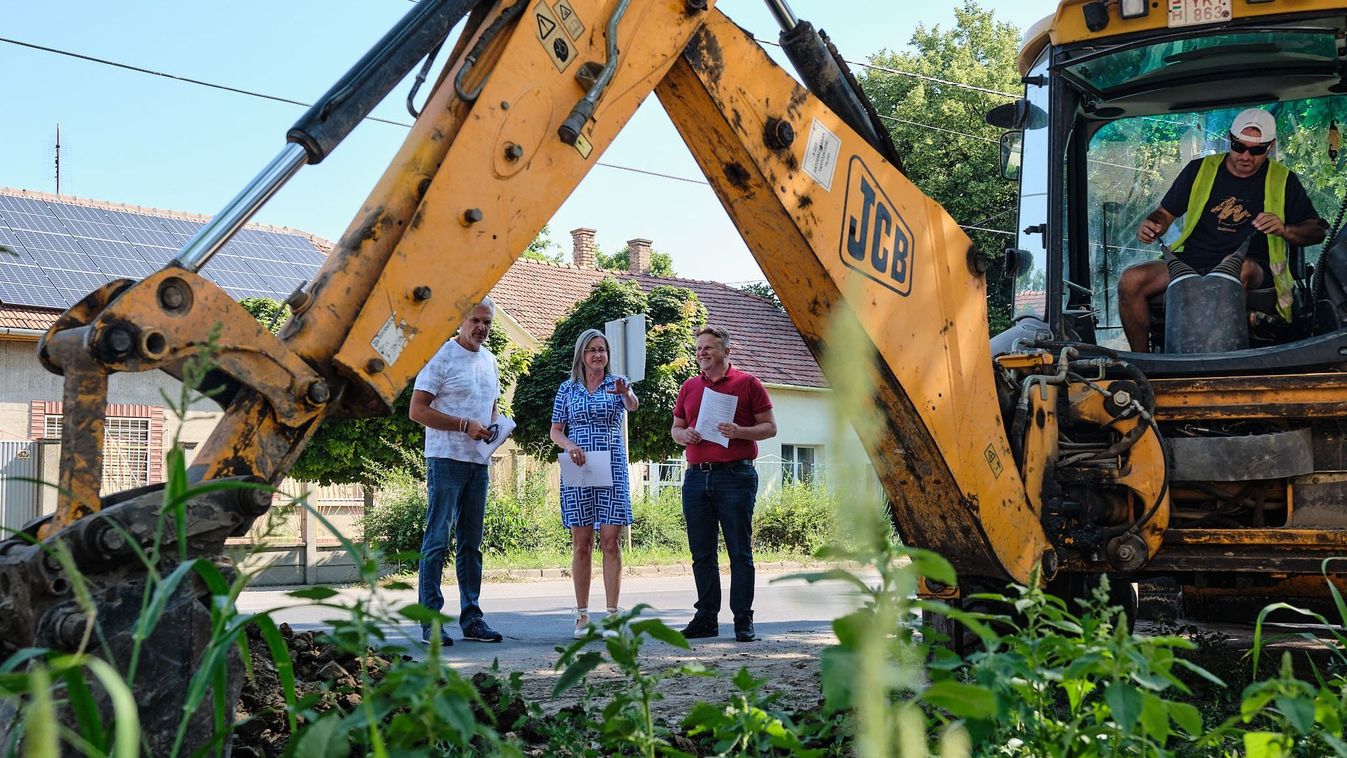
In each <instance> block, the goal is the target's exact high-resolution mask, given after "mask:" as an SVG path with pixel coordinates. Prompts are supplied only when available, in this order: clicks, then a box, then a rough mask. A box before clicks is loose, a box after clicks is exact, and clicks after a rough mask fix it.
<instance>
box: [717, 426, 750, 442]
mask: <svg viewBox="0 0 1347 758" xmlns="http://www.w3.org/2000/svg"><path fill="white" fill-rule="evenodd" d="M743 430H744V428H743V427H742V426H739V425H738V424H731V423H725V424H716V431H718V432H720V433H721V434H723V435H725V436H726V437H729V438H730V439H732V440H737V439H739V433H740V432H742V431H743Z"/></svg>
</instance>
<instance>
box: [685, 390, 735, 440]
mask: <svg viewBox="0 0 1347 758" xmlns="http://www.w3.org/2000/svg"><path fill="white" fill-rule="evenodd" d="M738 409H739V398H738V397H736V396H734V395H726V394H725V393H724V392H716V391H715V390H713V389H711V388H710V387H706V388H704V389H703V390H702V406H701V408H700V409H698V410H697V425H696V426H695V427H693V428H694V429H696V430H697V433H698V434H700V435H701V436H702V439H704V440H706V441H707V442H714V443H716V444H717V445H720V446H721V447H725V448H727V447H729V446H730V438H729V437H726V436H725V435H723V434H721V433H720V430H719V429H717V428H716V427H717V426H719V425H720V424H728V423H731V422H733V421H734V412H735V411H736V410H738Z"/></svg>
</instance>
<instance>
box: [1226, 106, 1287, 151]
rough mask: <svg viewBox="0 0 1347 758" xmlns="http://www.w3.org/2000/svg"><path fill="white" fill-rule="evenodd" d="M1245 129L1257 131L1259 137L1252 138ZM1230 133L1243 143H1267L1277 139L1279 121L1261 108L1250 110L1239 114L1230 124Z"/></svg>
mask: <svg viewBox="0 0 1347 758" xmlns="http://www.w3.org/2000/svg"><path fill="white" fill-rule="evenodd" d="M1245 129H1257V130H1258V134H1259V136H1258V137H1250V136H1249V135H1247V134H1245V133H1244V130H1245ZM1230 133H1231V134H1233V135H1235V136H1236V137H1239V139H1240V141H1241V142H1257V143H1260V144H1261V143H1265V142H1271V141H1273V140H1275V139H1277V119H1275V118H1273V117H1272V114H1271V113H1268V112H1267V111H1265V110H1261V109H1259V108H1249V109H1248V110H1243V111H1240V112H1239V115H1238V116H1235V120H1234V121H1232V122H1231V123H1230Z"/></svg>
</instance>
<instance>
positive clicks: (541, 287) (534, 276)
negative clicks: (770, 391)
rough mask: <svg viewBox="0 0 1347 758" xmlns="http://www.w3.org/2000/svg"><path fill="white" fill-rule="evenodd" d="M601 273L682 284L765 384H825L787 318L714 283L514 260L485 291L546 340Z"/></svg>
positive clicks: (644, 282)
mask: <svg viewBox="0 0 1347 758" xmlns="http://www.w3.org/2000/svg"><path fill="white" fill-rule="evenodd" d="M606 277H613V278H616V279H618V280H621V281H632V280H634V281H635V282H636V283H637V286H639V287H640V288H641V289H643V290H645V291H647V292H648V291H649V290H650V289H651V288H653V287H658V286H660V285H667V286H672V287H686V288H687V289H690V290H692V291H693V292H695V293H696V294H697V299H699V300H700V301H701V302H702V305H703V306H705V307H706V313H707V317H708V318H709V319H710V323H711V324H713V325H716V326H723V327H724V328H726V329H728V330H729V331H730V336H731V339H732V340H733V347H734V359H733V360H734V365H736V366H738V367H739V368H741V369H743V370H744V371H747V372H749V373H751V374H753V375H754V376H756V377H758V378H759V379H761V380H762V381H763V382H766V383H768V384H791V385H795V386H797V387H826V386H828V383H827V381H826V380H825V379H824V378H823V372H822V371H820V370H819V367H818V363H817V362H816V361H815V360H814V356H813V355H812V354H811V353H810V352H809V348H808V347H806V346H805V343H804V339H802V338H801V337H800V333H799V332H797V331H796V330H795V326H794V325H793V324H791V322H790V317H788V316H787V315H786V314H785V313H784V312H782V311H781V310H780V309H779V308H777V307H776V306H774V305H772V304H771V303H769V302H767V301H766V300H763V299H762V298H760V297H757V296H755V295H751V294H749V293H747V292H743V291H741V290H738V289H735V288H734V287H730V286H728V285H725V284H721V283H719V282H705V281H701V280H699V279H682V278H679V277H663V276H649V275H640V276H633V275H631V274H629V273H626V272H619V271H601V270H597V269H581V268H576V267H575V266H568V265H561V264H554V263H544V262H541V261H530V260H525V259H520V260H518V261H516V262H515V264H514V265H513V266H512V267H510V270H509V271H507V272H506V273H505V276H503V277H501V280H500V282H498V283H497V284H496V286H495V288H494V289H492V290H491V297H492V298H493V299H494V300H495V301H496V304H497V305H498V306H500V307H501V308H503V309H504V310H505V311H506V312H507V313H509V314H510V316H511V317H513V318H514V319H515V320H516V321H518V322H519V325H520V326H522V327H524V328H525V329H527V330H528V332H529V333H530V334H532V335H533V336H535V337H537V338H538V339H539V340H546V339H547V338H548V337H549V336H551V334H552V330H553V329H554V328H555V327H556V323H557V322H558V321H560V320H561V319H562V318H563V317H564V316H565V315H566V314H567V313H569V312H570V310H571V308H573V307H574V306H575V304H576V303H578V302H580V301H581V300H583V299H584V298H586V297H588V296H589V293H590V291H591V290H593V288H594V285H595V284H597V283H598V282H599V281H600V280H602V279H604V278H606Z"/></svg>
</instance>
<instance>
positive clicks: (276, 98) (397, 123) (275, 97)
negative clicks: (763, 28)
mask: <svg viewBox="0 0 1347 758" xmlns="http://www.w3.org/2000/svg"><path fill="white" fill-rule="evenodd" d="M0 42H4V43H8V44H11V45H17V46H19V47H26V48H29V49H32V50H39V51H42V52H45V53H52V54H54V55H61V56H65V57H68V58H75V59H78V60H82V61H87V62H90V63H98V64H101V65H104V66H111V67H113V68H119V69H123V70H126V71H134V72H136V73H140V74H148V75H150V76H158V77H162V78H164V79H171V80H173V81H179V82H185V83H187V84H195V85H197V86H200V87H207V88H209V89H217V90H221V91H223V92H232V93H234V94H236V95H246V96H248V97H256V98H261V99H263V100H270V101H272V102H277V103H285V104H287V105H297V106H299V107H301V108H310V107H312V106H313V104H312V103H306V102H303V101H301V100H293V99H290V98H286V97H280V96H278V95H269V94H266V93H264V92H255V91H253V90H246V89H242V88H240V87H231V86H229V85H225V84H216V83H214V82H207V81H203V80H201V79H193V78H191V77H186V76H178V75H177V74H170V73H166V72H163V71H155V70H153V69H148V68H143V67H140V66H133V65H131V64H128V63H121V62H119V61H113V60H108V59H106V58H98V57H95V56H92V55H84V54H82V53H76V52H71V51H69V50H62V49H60V48H54V47H47V46H45V45H37V44H34V43H31V42H24V41H22V40H16V39H10V38H8V37H0ZM769 44H775V43H769ZM858 65H864V64H858ZM936 81H943V80H936ZM951 83H952V84H957V83H954V82H951ZM969 86H971V85H969ZM973 89H980V88H973ZM997 94H1001V93H997ZM365 118H366V119H368V120H370V121H377V122H379V123H381V124H388V125H390V126H400V127H402V128H404V129H410V128H411V127H412V125H411V124H409V123H406V122H402V121H392V120H390V119H385V118H379V117H377V116H366V117H365ZM880 118H884V119H889V120H891V121H898V122H901V123H906V124H911V125H913V126H918V127H921V128H923V129H931V130H933V131H938V132H948V133H950V134H958V135H962V136H964V137H971V138H972V139H978V140H983V141H985V142H992V143H995V142H996V140H992V139H987V138H986V137H978V136H976V135H973V134H967V133H965V132H958V131H954V130H952V129H944V128H942V127H938V126H932V125H930V124H923V123H920V122H917V121H908V120H906V119H901V118H897V117H895V116H880ZM595 165H598V166H603V167H604V168H611V169H616V170H618V171H630V172H632V173H636V174H644V175H646V176H655V177H659V178H661V179H671V180H673V181H679V182H686V183H688V184H700V185H703V186H710V182H707V181H706V180H704V179H689V178H687V177H683V176H676V175H674V174H665V173H661V172H659V171H651V170H648V169H641V168H635V167H633V166H623V165H620V164H616V163H605V162H603V161H596V162H595ZM965 228H968V229H978V230H979V231H989V232H997V233H1001V234H1009V232H1005V231H1003V230H1000V229H980V228H979V227H965Z"/></svg>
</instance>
